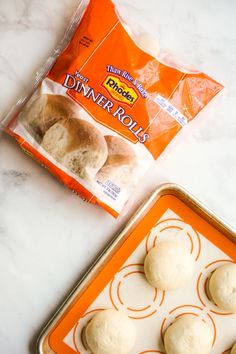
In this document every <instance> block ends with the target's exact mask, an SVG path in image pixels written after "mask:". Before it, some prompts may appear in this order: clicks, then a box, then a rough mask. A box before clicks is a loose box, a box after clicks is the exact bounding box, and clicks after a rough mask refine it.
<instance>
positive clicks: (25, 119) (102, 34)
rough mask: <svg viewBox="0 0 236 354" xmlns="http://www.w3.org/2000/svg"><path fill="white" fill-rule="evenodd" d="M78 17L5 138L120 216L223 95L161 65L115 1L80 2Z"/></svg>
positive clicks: (207, 81)
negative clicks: (178, 139) (182, 134)
mask: <svg viewBox="0 0 236 354" xmlns="http://www.w3.org/2000/svg"><path fill="white" fill-rule="evenodd" d="M85 5H86V6H85ZM78 13H79V16H78ZM78 13H77V14H76V17H75V18H74V19H73V22H72V24H71V26H70V28H69V30H68V31H67V33H66V37H65V39H64V41H63V45H61V46H60V48H59V49H58V50H56V51H55V53H56V58H54V62H53V64H52V61H50V60H51V59H50V60H49V63H48V64H47V65H46V67H45V68H44V69H45V70H44V74H43V75H41V79H40V80H38V78H37V82H36V85H35V88H34V91H33V93H32V94H31V95H30V96H29V97H27V99H26V100H25V102H24V103H23V104H21V105H20V109H17V110H16V111H15V113H14V114H11V118H10V119H9V118H7V122H8V123H7V126H6V131H7V132H8V133H9V134H10V135H12V136H13V137H14V138H15V139H16V140H17V141H18V143H19V144H20V145H21V147H22V148H23V149H24V150H25V151H26V152H28V153H29V154H30V155H32V156H33V157H34V158H35V159H36V160H38V161H39V162H40V163H41V164H42V165H44V166H45V167H46V168H48V169H49V171H50V172H51V173H52V174H53V175H55V176H56V177H57V178H58V179H59V180H61V181H62V182H63V183H64V184H65V185H66V186H67V187H69V188H70V189H71V190H73V191H74V192H76V193H77V194H78V195H80V196H81V197H82V198H84V199H85V200H87V201H89V202H91V203H97V204H99V205H100V206H102V207H103V208H104V209H105V210H107V211H108V212H109V213H111V214H112V215H113V216H115V217H117V216H118V215H119V213H120V211H121V209H122V207H123V206H124V204H125V203H126V201H127V200H128V198H129V196H130V194H131V193H132V190H133V189H134V186H135V185H136V184H137V182H138V180H140V178H141V177H142V175H143V174H144V173H145V171H146V170H147V169H148V168H149V167H150V164H152V163H153V161H154V160H156V159H157V158H158V156H159V155H160V154H161V152H162V151H163V150H164V149H165V147H166V146H167V144H168V143H169V142H170V141H171V140H172V139H173V137H174V136H175V135H176V134H177V132H178V131H179V130H180V129H181V128H182V127H184V126H185V125H187V123H188V122H190V121H191V120H192V119H193V118H194V117H195V116H196V115H197V113H198V112H199V111H200V110H201V109H202V108H203V107H204V106H205V105H206V104H207V103H208V102H209V101H210V100H211V99H212V98H213V97H214V96H215V95H216V94H217V93H218V92H219V91H220V90H221V89H222V86H221V85H220V84H219V83H217V82H216V81H214V80H213V79H211V78H210V77H208V76H207V75H205V74H203V73H201V72H196V71H187V70H184V69H183V68H181V67H177V66H175V65H173V64H171V63H170V62H168V63H167V62H165V61H163V60H161V59H160V58H159V59H158V51H157V50H155V43H154V42H152V40H151V39H150V37H149V36H145V35H144V34H143V33H138V32H137V31H135V30H134V28H139V27H135V26H132V25H131V21H130V23H129V21H128V20H127V19H126V21H124V19H123V18H122V17H121V15H120V12H119V8H117V5H115V3H114V2H112V1H111V0H90V1H89V2H87V1H86V4H85V1H82V2H81V3H80V8H79V11H78ZM58 53H59V54H58ZM49 64H50V65H49ZM17 107H18V108H19V105H18V106H17Z"/></svg>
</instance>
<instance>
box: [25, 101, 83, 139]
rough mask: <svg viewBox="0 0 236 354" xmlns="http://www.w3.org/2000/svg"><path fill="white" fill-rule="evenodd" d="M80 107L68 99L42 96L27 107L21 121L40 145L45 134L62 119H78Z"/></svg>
mask: <svg viewBox="0 0 236 354" xmlns="http://www.w3.org/2000/svg"><path fill="white" fill-rule="evenodd" d="M78 110H79V109H78V106H77V105H76V104H75V103H74V102H73V101H72V100H71V99H70V98H68V97H65V96H62V95H53V94H40V95H39V96H38V97H36V98H35V99H33V100H32V101H30V102H29V104H28V105H26V107H25V109H24V110H23V111H22V113H21V120H22V123H23V125H24V127H25V128H26V129H27V130H28V132H29V133H30V134H31V135H32V136H33V137H34V138H35V140H36V141H37V142H38V143H40V142H41V141H42V138H43V137H44V134H45V133H46V132H47V130H48V129H49V128H51V127H52V126H53V125H54V124H55V123H57V122H59V121H60V120H62V119H69V118H73V117H76V116H77V114H78Z"/></svg>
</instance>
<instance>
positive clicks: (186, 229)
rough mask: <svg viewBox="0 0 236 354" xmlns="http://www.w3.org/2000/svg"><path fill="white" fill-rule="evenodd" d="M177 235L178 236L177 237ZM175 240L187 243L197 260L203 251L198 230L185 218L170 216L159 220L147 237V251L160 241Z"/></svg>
mask: <svg viewBox="0 0 236 354" xmlns="http://www.w3.org/2000/svg"><path fill="white" fill-rule="evenodd" d="M176 236H177V237H176ZM167 240H168V241H175V242H181V244H183V245H186V248H188V249H189V251H190V253H191V254H192V256H193V257H194V259H195V260H196V261H197V260H198V259H199V257H200V253H201V240H200V237H199V235H198V232H197V231H195V230H194V229H193V228H192V227H191V226H190V225H188V224H186V223H185V222H184V221H183V220H180V219H177V218H169V219H165V220H162V221H160V222H158V223H157V224H156V225H155V226H154V227H153V228H152V230H151V231H150V233H149V234H148V236H147V239H146V253H148V252H149V251H150V249H151V248H153V247H155V246H156V245H157V242H158V241H167Z"/></svg>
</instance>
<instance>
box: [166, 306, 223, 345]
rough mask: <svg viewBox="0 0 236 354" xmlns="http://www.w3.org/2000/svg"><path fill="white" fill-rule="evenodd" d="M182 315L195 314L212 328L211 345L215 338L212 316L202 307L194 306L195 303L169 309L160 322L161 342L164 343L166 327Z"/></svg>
mask: <svg viewBox="0 0 236 354" xmlns="http://www.w3.org/2000/svg"><path fill="white" fill-rule="evenodd" d="M183 316H196V317H200V319H202V320H203V321H204V322H206V323H207V324H208V325H209V327H210V328H211V329H212V333H213V335H214V337H213V342H212V345H214V343H215V340H216V325H215V322H214V320H213V318H212V316H211V315H210V314H209V313H207V312H206V311H205V310H204V308H203V307H200V306H195V305H183V306H178V307H175V308H174V309H172V310H171V311H169V313H168V316H167V317H165V318H164V319H163V321H162V324H161V329H160V335H161V339H162V342H163V344H164V333H165V331H166V329H167V328H168V327H169V326H170V325H171V323H173V321H175V320H176V319H178V318H180V317H183Z"/></svg>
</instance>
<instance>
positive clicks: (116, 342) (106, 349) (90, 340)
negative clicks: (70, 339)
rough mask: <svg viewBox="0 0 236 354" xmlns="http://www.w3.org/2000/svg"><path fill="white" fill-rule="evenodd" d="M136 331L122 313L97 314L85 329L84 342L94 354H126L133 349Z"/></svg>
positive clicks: (107, 311) (110, 311) (104, 311)
mask: <svg viewBox="0 0 236 354" xmlns="http://www.w3.org/2000/svg"><path fill="white" fill-rule="evenodd" d="M135 340H136V329H135V326H134V324H133V322H132V320H131V319H129V317H127V316H126V315H124V314H123V313H122V312H120V311H117V310H113V309H108V310H103V311H100V312H98V313H97V314H96V315H95V316H94V317H93V318H92V320H91V321H90V322H89V323H88V325H87V326H86V329H85V342H86V344H87V346H88V348H89V349H90V350H91V352H92V353H94V354H128V353H130V352H131V350H132V349H133V347H134V344H135Z"/></svg>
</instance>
